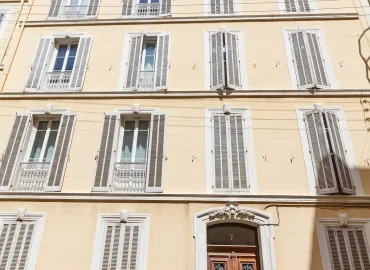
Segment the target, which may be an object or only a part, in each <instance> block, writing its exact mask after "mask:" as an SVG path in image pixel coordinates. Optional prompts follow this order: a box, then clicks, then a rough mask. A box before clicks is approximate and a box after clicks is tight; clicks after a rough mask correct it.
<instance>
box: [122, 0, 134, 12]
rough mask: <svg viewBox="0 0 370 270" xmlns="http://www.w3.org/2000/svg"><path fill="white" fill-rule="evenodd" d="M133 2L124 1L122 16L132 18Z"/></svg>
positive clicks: (129, 0)
mask: <svg viewBox="0 0 370 270" xmlns="http://www.w3.org/2000/svg"><path fill="white" fill-rule="evenodd" d="M132 5H133V0H123V5H122V16H130V15H131V14H132Z"/></svg>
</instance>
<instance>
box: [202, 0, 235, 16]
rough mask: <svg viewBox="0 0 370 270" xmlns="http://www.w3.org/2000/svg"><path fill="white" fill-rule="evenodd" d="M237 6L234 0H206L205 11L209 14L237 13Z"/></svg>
mask: <svg viewBox="0 0 370 270" xmlns="http://www.w3.org/2000/svg"><path fill="white" fill-rule="evenodd" d="M237 10H238V7H237V6H236V5H235V3H234V0H206V2H205V13H206V14H210V15H223V14H225V15H232V14H235V13H237Z"/></svg>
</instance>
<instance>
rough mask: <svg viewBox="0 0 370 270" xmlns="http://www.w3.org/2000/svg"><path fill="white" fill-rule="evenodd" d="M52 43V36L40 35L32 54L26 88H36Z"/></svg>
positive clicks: (46, 62)
mask: <svg viewBox="0 0 370 270" xmlns="http://www.w3.org/2000/svg"><path fill="white" fill-rule="evenodd" d="M53 45H54V41H53V38H51V37H41V38H40V40H39V43H38V45H37V49H36V54H35V56H34V59H33V62H32V66H31V71H30V73H29V75H28V80H27V83H26V88H28V89H34V90H35V89H38V87H39V85H40V82H41V78H42V75H43V73H44V70H45V67H46V66H47V64H48V59H49V54H50V51H51V48H52V47H53Z"/></svg>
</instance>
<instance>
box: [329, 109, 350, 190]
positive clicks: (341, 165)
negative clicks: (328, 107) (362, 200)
mask: <svg viewBox="0 0 370 270" xmlns="http://www.w3.org/2000/svg"><path fill="white" fill-rule="evenodd" d="M325 117H326V119H327V125H328V130H329V136H330V140H331V145H332V148H333V154H334V160H335V167H336V171H337V173H338V174H337V175H338V178H339V179H338V180H339V184H340V189H341V191H342V192H343V193H346V194H356V189H355V185H354V184H353V181H352V177H351V168H349V167H348V162H347V150H346V149H345V147H344V141H343V138H342V132H341V130H340V127H339V119H338V117H337V115H336V113H335V112H331V111H325Z"/></svg>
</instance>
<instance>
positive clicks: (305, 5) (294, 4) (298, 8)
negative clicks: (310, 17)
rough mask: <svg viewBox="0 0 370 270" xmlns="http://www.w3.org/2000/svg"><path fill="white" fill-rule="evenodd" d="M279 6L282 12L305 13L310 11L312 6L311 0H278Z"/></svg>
mask: <svg viewBox="0 0 370 270" xmlns="http://www.w3.org/2000/svg"><path fill="white" fill-rule="evenodd" d="M278 4H279V8H280V10H281V11H282V12H284V13H305V12H312V11H313V9H314V7H316V5H314V2H313V1H309V0H284V2H281V1H279V3H278Z"/></svg>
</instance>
